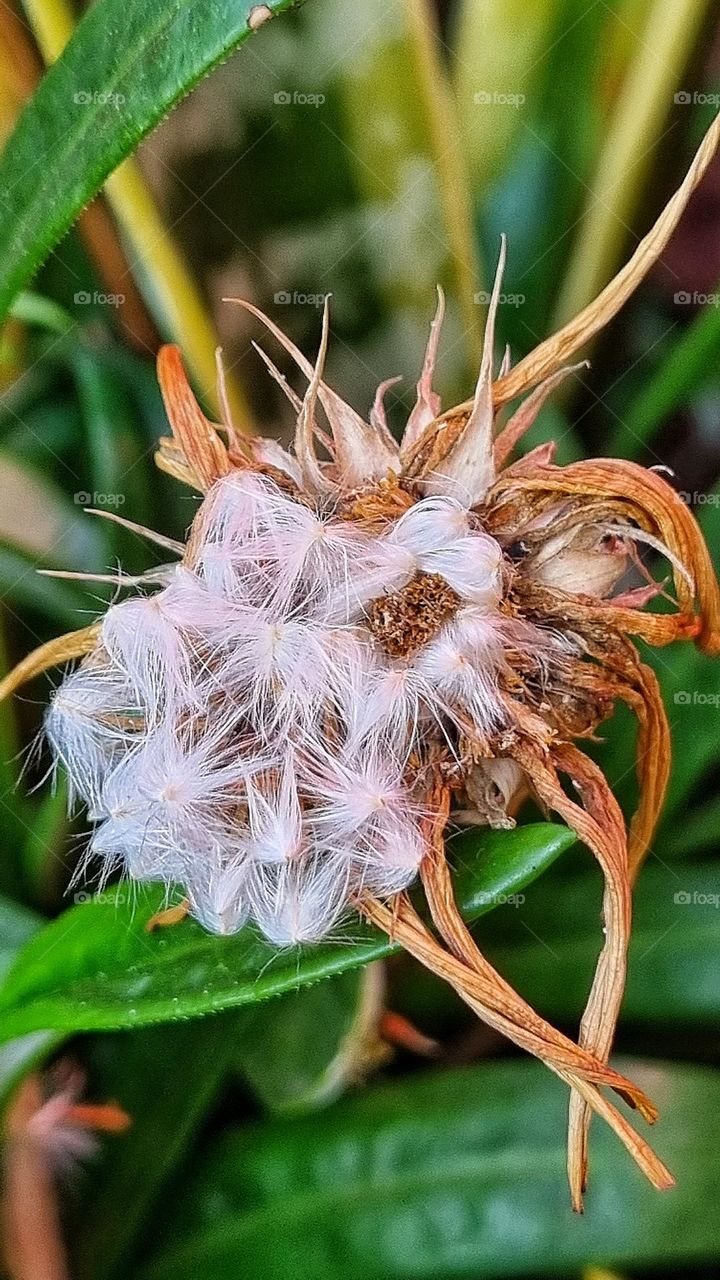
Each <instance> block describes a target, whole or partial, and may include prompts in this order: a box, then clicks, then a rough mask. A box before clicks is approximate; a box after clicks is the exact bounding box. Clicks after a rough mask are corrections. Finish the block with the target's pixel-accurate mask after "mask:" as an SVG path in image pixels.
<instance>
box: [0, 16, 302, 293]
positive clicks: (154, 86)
mask: <svg viewBox="0 0 720 1280" xmlns="http://www.w3.org/2000/svg"><path fill="white" fill-rule="evenodd" d="M292 3H293V0H270V3H269V4H268V5H267V6H263V7H266V8H268V9H269V10H270V11H271V13H273V14H277V13H279V12H281V11H282V10H284V9H288V8H290V7H291V5H292ZM254 7H255V6H254V5H253V4H251V3H249V2H248V0H213V3H212V4H196V3H194V2H193V0H97V3H95V4H93V5H92V7H91V8H90V9H89V11H88V12H87V13H86V15H85V17H84V18H83V19H82V21H81V22H80V23H79V24H78V26H77V28H76V30H75V32H74V34H73V37H72V39H71V40H70V42H69V44H68V45H67V47H66V49H65V51H64V52H63V54H62V56H61V57H60V58H59V59H58V61H57V62H56V63H54V65H53V66H52V67H50V69H49V70H48V72H47V73H46V75H45V76H44V78H43V80H42V81H41V83H40V85H39V87H38V89H37V91H36V93H35V94H34V95H33V97H32V99H31V100H30V102H29V103H28V104H27V106H26V107H25V109H24V111H23V112H22V115H21V117H20V121H19V123H18V125H17V128H16V129H15V132H14V133H13V134H12V136H11V138H10V139H9V141H8V143H7V145H6V147H5V150H4V152H3V155H2V159H0V192H2V198H1V200H0V205H1V208H2V219H1V220H0V318H1V317H2V316H4V314H5V313H6V312H7V309H8V306H9V305H10V303H11V302H12V300H13V298H14V296H15V294H16V293H17V292H18V291H19V290H20V289H21V288H22V287H23V285H24V284H25V283H26V282H27V281H28V280H29V279H30V278H31V276H32V275H33V274H34V272H35V271H36V270H37V268H38V266H39V265H40V263H41V262H42V261H43V259H44V257H45V256H46V255H47V254H48V253H49V251H50V250H51V249H52V247H53V246H54V245H55V244H57V242H58V240H60V239H61V237H62V236H63V235H64V234H65V232H66V231H67V230H68V228H69V227H70V226H71V224H72V223H73V221H74V219H75V218H76V217H77V215H78V213H79V212H80V210H81V209H82V208H83V206H84V205H86V204H87V203H88V201H89V200H91V199H92V197H93V196H94V195H95V194H96V192H97V191H98V190H99V189H100V187H101V186H102V184H103V182H104V180H105V179H106V178H107V176H108V174H110V173H111V172H112V171H113V169H115V168H117V166H118V165H119V164H120V162H121V161H122V160H124V158H125V157H126V156H128V155H129V154H130V153H131V152H132V151H133V150H134V149H135V147H136V146H137V144H138V142H139V141H140V139H141V138H143V137H144V136H145V135H146V134H147V133H149V131H150V130H151V129H152V128H154V126H155V125H156V124H158V123H159V121H160V120H162V118H163V116H165V115H166V114H167V112H168V111H169V110H170V108H171V107H172V106H173V105H174V104H175V103H176V102H177V101H178V100H179V99H180V98H182V97H183V96H184V95H185V94H186V93H188V91H189V90H190V89H192V88H193V86H194V85H195V84H196V83H197V81H198V80H199V79H200V78H201V77H202V76H203V75H205V74H206V73H207V72H208V71H209V70H210V69H211V68H212V67H213V66H214V65H215V64H216V63H217V62H220V61H221V60H222V59H223V58H226V57H227V55H228V54H229V53H230V52H231V51H232V49H234V48H235V46H236V45H238V44H240V43H241V41H243V40H244V39H245V38H246V37H247V36H248V35H249V34H250V31H251V27H250V25H249V21H248V20H249V16H250V14H251V12H252V9H253V8H254Z"/></svg>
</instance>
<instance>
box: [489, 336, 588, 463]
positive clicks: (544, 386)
mask: <svg viewBox="0 0 720 1280" xmlns="http://www.w3.org/2000/svg"><path fill="white" fill-rule="evenodd" d="M587 367H588V363H587V360H581V361H580V363H579V364H573V365H568V366H567V367H566V368H563V369H558V370H557V371H556V372H555V373H551V374H550V376H549V377H547V378H545V379H544V381H543V382H541V383H540V386H539V387H536V388H535V390H534V391H532V392H531V393H530V395H529V396H528V397H527V399H525V400H523V402H522V404H521V405H520V407H519V408H518V409H516V410H515V413H514V414H513V415H512V417H511V418H509V419H508V421H507V422H506V423H505V426H504V427H503V429H502V431H500V432H499V433H498V435H497V436H496V437H495V466H496V467H497V468H498V470H499V469H500V467H502V465H503V463H504V462H505V460H506V459H507V458H508V457H509V456H510V454H511V453H512V451H513V449H514V448H515V446H516V445H517V444H518V443H519V442H520V440H522V438H523V436H524V435H525V433H526V431H529V430H530V428H531V426H532V425H533V423H534V421H535V419H536V418H537V416H538V414H539V412H540V410H541V409H542V407H543V405H544V404H545V401H546V400H547V398H548V396H550V395H552V393H553V391H554V390H555V388H556V387H559V386H560V383H561V382H564V381H565V379H566V378H568V377H569V376H570V374H571V373H577V371H578V369H586V368H587Z"/></svg>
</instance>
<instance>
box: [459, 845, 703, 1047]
mask: <svg viewBox="0 0 720 1280" xmlns="http://www.w3.org/2000/svg"><path fill="white" fill-rule="evenodd" d="M543 889H544V892H538V893H534V894H529V895H528V897H527V901H526V902H525V903H523V904H522V906H521V908H520V909H518V910H517V911H513V912H508V913H503V916H504V917H505V916H506V914H507V918H503V921H502V928H500V927H499V925H498V924H496V922H495V921H493V920H489V921H488V925H487V928H486V930H485V936H484V939H483V945H484V950H485V952H486V954H487V955H488V956H489V957H490V959H491V960H492V961H493V963H494V964H495V965H496V966H497V967H498V969H499V970H500V972H501V973H502V974H503V976H504V977H506V978H507V979H508V981H509V982H511V983H512V984H513V985H515V986H516V987H517V989H518V990H519V991H522V993H523V995H524V996H525V997H526V999H527V1000H529V1001H530V1003H531V1004H534V1005H535V1006H536V1007H538V1006H539V1007H540V1008H541V1009H542V1011H543V1013H544V1014H545V1015H546V1016H547V1017H549V1018H550V1019H553V1020H558V1021H561V1022H566V1023H573V1022H575V1021H576V1020H577V1018H579V1016H580V1014H581V1013H582V1010H583V1007H584V1005H585V1001H586V1000H587V996H588V991H589V990H590V983H591V980H592V974H593V970H594V967H595V964H596V962H597V954H598V950H599V947H600V945H601V942H602V935H601V927H600V918H599V910H598V907H599V903H600V898H601V893H602V889H601V884H600V879H599V877H597V876H595V875H570V876H564V877H561V876H560V875H557V876H554V877H552V884H546V885H544V886H543ZM498 920H499V917H498ZM719 952H720V884H719V882H718V873H717V867H716V865H714V864H712V863H706V864H702V865H699V866H695V865H692V864H691V865H685V866H680V865H677V864H676V865H674V866H672V867H671V866H666V865H665V864H664V863H663V864H661V863H660V862H659V861H654V860H651V861H650V863H649V864H648V865H647V866H646V867H645V868H644V869H643V872H642V874H641V876H640V879H639V881H638V885H637V889H636V891H635V910H634V920H633V932H632V939H631V943H630V956H629V970H628V982H627V988H626V992H625V998H624V1000H623V1007H622V1025H623V1026H626V1027H642V1028H653V1029H663V1028H668V1027H670V1028H674V1027H688V1028H690V1027H704V1026H712V1027H714V1026H716V1025H717V1023H718V1021H719V1020H720V984H719V983H718V959H717V958H718V953H719Z"/></svg>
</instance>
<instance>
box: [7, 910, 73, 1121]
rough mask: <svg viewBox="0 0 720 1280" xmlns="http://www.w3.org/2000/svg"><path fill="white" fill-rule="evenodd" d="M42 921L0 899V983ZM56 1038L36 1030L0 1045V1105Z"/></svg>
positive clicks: (44, 1054) (49, 1048) (53, 1044)
mask: <svg viewBox="0 0 720 1280" xmlns="http://www.w3.org/2000/svg"><path fill="white" fill-rule="evenodd" d="M42 925H43V920H42V917H41V916H38V915H36V914H35V912H34V911H28V910H27V908H26V907H22V906H20V904H19V903H17V902H12V901H11V900H10V899H9V898H3V897H0V981H1V980H2V978H3V977H4V976H5V974H6V973H7V971H8V969H9V968H10V967H11V966H12V964H13V963H14V961H15V958H16V956H17V954H18V952H19V951H20V949H21V948H22V947H23V946H24V945H25V943H26V942H28V941H29V939H30V938H32V937H34V935H35V934H36V933H37V932H38V931H39V930H40V929H41V928H42ZM59 1039H60V1037H59V1036H57V1035H53V1034H52V1033H50V1032H47V1031H36V1032H34V1033H33V1034H32V1035H29V1036H22V1037H21V1038H20V1039H19V1040H11V1041H10V1042H9V1043H8V1044H4V1045H2V1046H0V1104H4V1103H5V1101H6V1099H7V1097H8V1095H9V1094H10V1093H11V1091H12V1090H13V1089H14V1087H15V1085H16V1084H17V1083H18V1082H19V1081H20V1080H21V1079H22V1077H23V1076H24V1075H25V1074H26V1072H28V1071H30V1070H32V1068H33V1067H34V1066H36V1065H37V1063H38V1062H40V1061H42V1060H43V1059H44V1058H45V1057H46V1056H47V1054H48V1053H50V1052H51V1051H52V1049H53V1047H54V1046H55V1044H57V1042H58V1041H59Z"/></svg>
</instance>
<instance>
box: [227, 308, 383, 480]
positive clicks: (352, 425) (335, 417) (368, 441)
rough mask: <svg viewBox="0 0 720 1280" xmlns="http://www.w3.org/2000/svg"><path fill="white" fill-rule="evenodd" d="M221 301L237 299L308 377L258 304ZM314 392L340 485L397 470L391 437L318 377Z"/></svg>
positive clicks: (298, 355)
mask: <svg viewBox="0 0 720 1280" xmlns="http://www.w3.org/2000/svg"><path fill="white" fill-rule="evenodd" d="M224 301H225V302H235V303H237V304H238V305H239V306H241V307H244V308H245V310H246V311H249V312H250V314H251V315H253V316H255V317H256V319H258V320H260V321H261V322H262V324H264V325H265V326H266V328H268V329H269V330H270V332H271V333H272V334H273V336H274V337H275V338H277V340H278V342H279V343H280V344H281V346H283V347H284V348H285V350H286V351H287V352H288V353H289V354H290V355H291V356H292V358H293V360H295V362H296V364H297V365H298V368H300V369H301V370H302V372H303V373H304V374H305V376H306V378H308V379H309V380H312V377H313V367H312V365H311V364H310V362H309V361H308V360H306V359H305V356H304V355H303V354H302V352H301V351H299V350H298V348H297V347H296V346H295V343H294V342H291V341H290V339H289V338H288V337H287V335H286V334H284V333H283V331H282V329H279V328H278V326H277V325H276V324H274V323H273V321H272V320H270V318H269V317H268V316H266V315H265V314H264V313H263V312H262V311H260V310H259V308H258V307H255V306H253V304H252V303H251V302H246V301H245V300H244V299H242V298H225V299H224ZM317 394H318V398H319V400H320V403H321V404H322V406H323V409H324V410H325V413H326V415H327V419H328V422H329V423H330V429H331V431H332V436H333V446H334V453H335V461H336V462H337V468H338V472H339V478H341V480H342V483H343V486H344V487H347V488H350V489H352V488H355V487H358V486H361V485H364V484H367V483H368V481H370V480H374V479H380V478H381V477H383V476H385V475H386V474H387V472H388V471H397V470H399V466H400V463H399V457H400V450H399V448H398V446H397V445H396V444H395V442H394V441H393V442H392V446H391V445H390V443H389V440H388V436H387V434H386V435H384V436H383V435H382V434H381V433H380V432H378V431H377V430H375V429H374V427H372V426H371V425H369V424H368V423H366V422H363V419H362V418H361V417H360V415H359V414H358V413H356V412H355V410H354V409H351V407H350V405H348V404H346V403H345V401H344V400H343V399H341V397H340V396H339V395H336V393H335V392H334V391H333V390H332V389H331V388H330V387H329V386H328V385H327V383H325V382H323V381H322V380H320V381H319V383H318V389H317Z"/></svg>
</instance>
